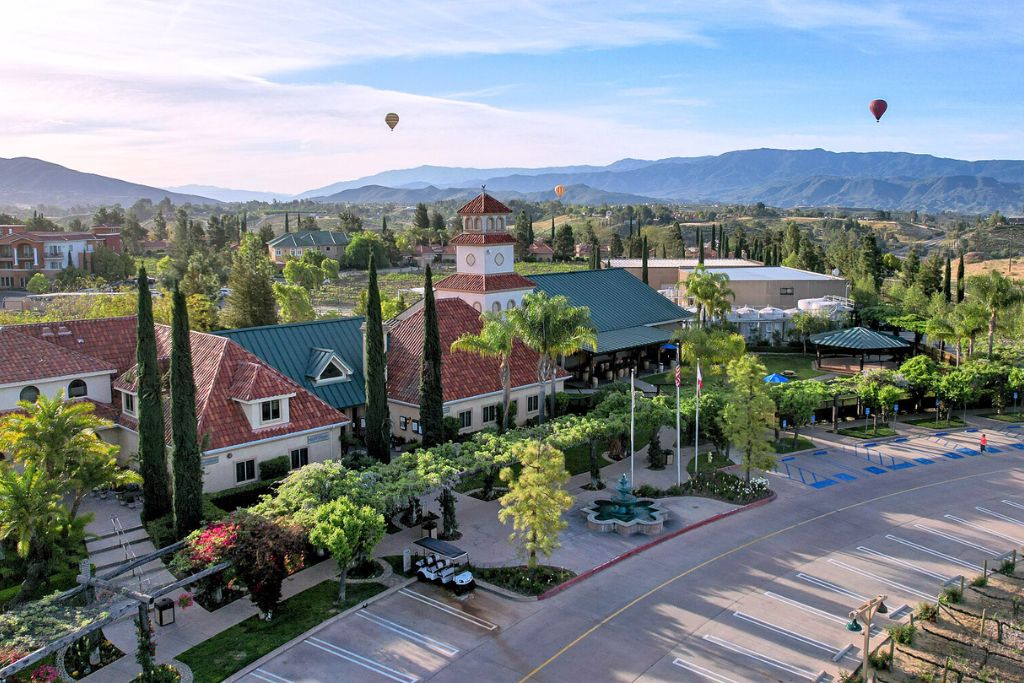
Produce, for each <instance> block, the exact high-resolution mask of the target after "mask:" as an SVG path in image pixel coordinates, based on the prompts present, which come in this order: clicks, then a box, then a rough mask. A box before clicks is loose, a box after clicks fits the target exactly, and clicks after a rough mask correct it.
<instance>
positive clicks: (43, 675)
mask: <svg viewBox="0 0 1024 683" xmlns="http://www.w3.org/2000/svg"><path fill="white" fill-rule="evenodd" d="M59 677H60V676H59V674H58V673H57V669H56V667H53V666H50V665H49V664H43V665H42V666H40V667H39V668H37V669H36V670H35V671H33V672H32V675H31V676H30V677H29V680H30V681H32V683H53V682H54V681H55V680H57V679H58V678H59Z"/></svg>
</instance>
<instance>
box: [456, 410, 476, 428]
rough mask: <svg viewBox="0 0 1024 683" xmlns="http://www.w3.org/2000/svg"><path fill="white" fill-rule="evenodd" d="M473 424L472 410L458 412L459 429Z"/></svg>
mask: <svg viewBox="0 0 1024 683" xmlns="http://www.w3.org/2000/svg"><path fill="white" fill-rule="evenodd" d="M472 426H473V411H471V410H464V411H463V412H461V413H459V429H466V428H467V427H472Z"/></svg>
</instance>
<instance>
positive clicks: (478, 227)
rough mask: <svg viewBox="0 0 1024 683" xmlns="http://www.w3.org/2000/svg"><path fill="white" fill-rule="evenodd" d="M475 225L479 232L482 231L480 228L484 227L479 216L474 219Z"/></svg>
mask: <svg viewBox="0 0 1024 683" xmlns="http://www.w3.org/2000/svg"><path fill="white" fill-rule="evenodd" d="M473 227H474V228H475V229H476V231H477V232H480V230H481V229H482V226H481V224H480V217H479V216H477V217H476V218H474V219H473Z"/></svg>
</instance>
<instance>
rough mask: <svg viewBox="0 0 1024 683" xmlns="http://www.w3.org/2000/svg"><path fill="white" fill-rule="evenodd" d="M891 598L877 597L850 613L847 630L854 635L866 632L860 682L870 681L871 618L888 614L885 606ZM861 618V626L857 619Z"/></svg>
mask: <svg viewBox="0 0 1024 683" xmlns="http://www.w3.org/2000/svg"><path fill="white" fill-rule="evenodd" d="M887 597H889V596H887V595H877V596H875V597H873V598H871V599H870V600H868V601H867V602H865V603H864V604H863V605H861V606H860V607H858V608H857V609H855V610H853V611H852V612H850V621H849V623H848V624H846V630H847V631H850V632H852V633H860V632H862V631H863V632H864V648H863V651H864V663H863V665H862V667H861V671H860V680H862V681H867V680H868V668H869V667H870V662H869V661H868V655H869V654H870V652H871V618H872V617H874V616H875V615H876V614H888V613H889V608H888V607H886V606H885V599H886V598H887ZM858 618H860V620H861V621H863V622H864V625H863V626H861V625H860V622H859V621H857V619H858Z"/></svg>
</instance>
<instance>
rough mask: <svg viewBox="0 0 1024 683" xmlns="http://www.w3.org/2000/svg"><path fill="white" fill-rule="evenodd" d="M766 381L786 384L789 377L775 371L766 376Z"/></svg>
mask: <svg viewBox="0 0 1024 683" xmlns="http://www.w3.org/2000/svg"><path fill="white" fill-rule="evenodd" d="M764 381H765V382H768V383H769V384H785V383H786V382H788V381H789V378H788V377H783V376H782V375H780V374H779V373H777V372H773V373H772V374H770V375H768V376H767V377H765V378H764Z"/></svg>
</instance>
